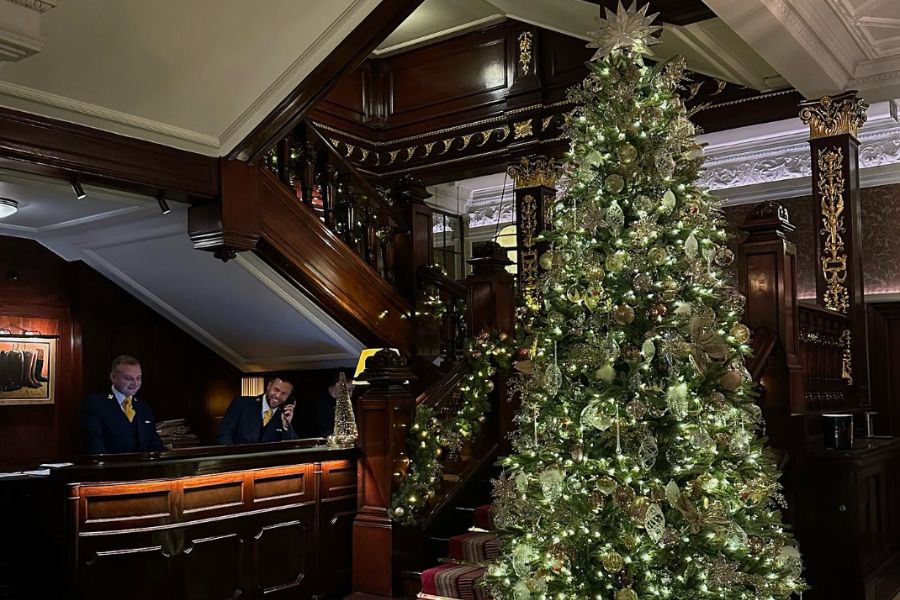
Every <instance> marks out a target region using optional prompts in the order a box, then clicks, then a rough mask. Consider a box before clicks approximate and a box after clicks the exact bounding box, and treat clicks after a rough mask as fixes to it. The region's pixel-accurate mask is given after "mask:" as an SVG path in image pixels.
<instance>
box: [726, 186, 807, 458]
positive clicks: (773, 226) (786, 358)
mask: <svg viewBox="0 0 900 600" xmlns="http://www.w3.org/2000/svg"><path fill="white" fill-rule="evenodd" d="M742 229H743V230H744V231H746V232H747V233H749V234H750V235H749V237H748V238H747V239H746V240H745V241H744V242H743V243H742V244H741V246H740V248H739V249H738V278H737V280H738V289H739V291H740V292H741V293H742V294H743V295H744V297H746V299H747V304H746V308H745V311H744V324H745V325H747V326H748V327H749V328H750V330H751V331H752V332H753V336H754V342H757V343H758V342H759V341H760V338H762V337H763V336H766V335H767V334H768V332H771V333H772V334H774V342H775V347H774V348H772V350H771V352H769V353H768V358H766V357H765V356H763V353H764V352H765V350H766V348H762V347H758V348H756V353H757V356H756V357H755V358H756V359H759V360H765V364H761V365H759V367H758V368H755V369H752V370H755V371H757V372H758V373H759V377H760V382H761V384H762V386H763V387H764V393H763V396H762V409H763V415H764V416H765V419H766V429H767V433H768V435H769V438H770V439H771V440H772V445H773V446H774V447H776V448H780V449H785V450H787V449H788V448H790V447H791V444H792V433H793V432H792V428H793V427H794V425H793V424H792V423H791V414H792V413H798V412H801V411H802V410H803V409H804V402H803V394H804V371H803V365H802V363H801V362H800V331H799V327H798V321H797V280H796V268H797V249H796V247H795V246H794V244H793V243H791V242H790V241H788V239H787V234H789V233H791V232H792V231H794V226H793V225H791V223H790V221H788V212H787V210H786V209H784V208H783V207H781V206H779V205H778V204H777V203H775V202H772V201H769V202H763V203H762V204H760V205H758V206H757V207H756V208H754V209H753V212H752V213H751V214H750V216H749V217H748V218H747V221H746V222H745V223H744V224H743V226H742ZM754 345H757V344H756V343H755V344H754ZM754 374H755V373H754Z"/></svg>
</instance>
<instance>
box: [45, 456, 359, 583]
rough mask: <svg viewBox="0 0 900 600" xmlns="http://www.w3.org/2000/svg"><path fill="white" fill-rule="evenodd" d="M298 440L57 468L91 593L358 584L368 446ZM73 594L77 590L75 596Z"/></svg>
mask: <svg viewBox="0 0 900 600" xmlns="http://www.w3.org/2000/svg"><path fill="white" fill-rule="evenodd" d="M314 443H315V442H314V441H310V440H297V441H294V442H280V443H276V444H258V445H250V446H241V447H235V448H224V447H214V448H199V449H190V450H178V451H172V452H162V453H155V454H139V455H117V456H101V457H96V458H92V459H87V462H81V463H78V464H75V465H72V466H68V467H63V468H57V469H52V470H51V474H50V477H49V485H48V492H49V493H51V494H53V495H54V496H56V497H57V498H59V505H58V506H62V505H63V504H64V505H65V512H64V521H65V523H64V525H62V527H61V528H60V527H54V529H56V531H58V532H60V531H62V532H64V533H63V534H62V538H63V539H62V543H61V545H60V546H61V548H60V550H61V551H60V560H61V561H62V562H63V563H64V564H65V573H66V574H67V579H68V580H67V581H66V582H65V583H63V584H62V585H63V586H64V587H65V588H68V590H69V591H70V592H74V597H79V598H92V599H100V598H117V599H121V598H122V597H125V598H127V599H128V600H137V599H138V598H154V599H159V598H198V599H199V598H216V599H219V598H221V599H224V598H237V597H241V598H262V597H263V596H265V597H266V598H321V597H326V596H333V595H338V594H341V593H344V592H346V591H348V590H349V586H350V573H351V559H352V552H351V544H352V541H351V540H352V535H351V534H352V531H351V530H352V524H353V518H354V516H355V514H356V456H357V451H356V450H355V449H351V450H334V449H329V448H326V447H323V446H313V445H312V444H314ZM69 597H72V596H69Z"/></svg>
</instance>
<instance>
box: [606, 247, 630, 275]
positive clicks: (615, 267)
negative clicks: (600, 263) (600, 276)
mask: <svg viewBox="0 0 900 600" xmlns="http://www.w3.org/2000/svg"><path fill="white" fill-rule="evenodd" d="M625 261H626V256H625V253H624V252H622V251H621V250H620V251H617V252H613V253H612V254H607V255H606V261H605V263H604V264H605V265H606V270H607V271H609V272H610V273H615V272H617V271H621V270H622V269H623V268H624V267H625Z"/></svg>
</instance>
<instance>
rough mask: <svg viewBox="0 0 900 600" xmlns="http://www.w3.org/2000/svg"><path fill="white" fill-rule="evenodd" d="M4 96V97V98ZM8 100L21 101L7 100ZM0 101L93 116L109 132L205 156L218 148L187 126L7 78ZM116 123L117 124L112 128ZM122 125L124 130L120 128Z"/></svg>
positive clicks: (213, 140)
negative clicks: (60, 94) (162, 121)
mask: <svg viewBox="0 0 900 600" xmlns="http://www.w3.org/2000/svg"><path fill="white" fill-rule="evenodd" d="M4 97H5V98H6V99H5V100H4ZM9 99H18V100H24V101H25V102H26V104H25V105H24V106H23V105H21V103H20V102H15V101H13V102H10V101H9ZM0 103H2V104H3V105H4V106H7V107H8V108H12V109H17V110H24V111H26V112H30V113H33V114H42V111H39V110H37V109H34V108H33V107H32V108H33V109H32V110H28V108H29V105H30V104H32V103H33V104H38V105H42V106H47V107H50V108H55V109H57V110H59V111H61V112H62V114H61V115H59V116H60V118H65V116H66V115H68V116H69V117H70V119H69V120H72V119H71V117H72V116H74V115H81V116H86V117H90V118H91V119H93V121H92V123H93V125H94V126H95V127H96V128H98V129H102V130H104V131H109V132H111V133H117V134H124V135H128V134H129V133H131V134H133V135H137V136H138V137H141V138H143V139H148V140H151V141H156V142H159V143H163V144H166V145H169V146H173V147H176V148H179V149H182V150H188V151H194V152H199V153H201V154H206V155H207V156H217V155H218V154H219V150H220V148H221V144H220V143H219V138H217V137H215V136H211V135H206V134H203V133H200V132H197V131H192V130H190V129H183V128H181V127H176V126H174V125H170V124H168V123H161V122H159V121H153V120H151V119H145V118H143V117H138V116H135V115H133V114H130V113H124V112H120V111H117V110H113V109H111V108H106V107H103V106H97V105H96V104H90V103H88V102H82V101H80V100H74V99H72V98H67V97H65V96H59V95H57V94H51V93H50V92H42V91H40V90H35V89H33V88H29V87H25V86H22V85H17V84H15V83H10V82H8V81H0ZM116 125H118V126H121V127H116ZM123 128H124V129H123Z"/></svg>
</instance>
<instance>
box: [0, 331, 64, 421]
mask: <svg viewBox="0 0 900 600" xmlns="http://www.w3.org/2000/svg"><path fill="white" fill-rule="evenodd" d="M55 381H56V338H47V337H38V336H11V335H0V406H2V405H8V404H53V396H54V391H55V387H56V386H55Z"/></svg>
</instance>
